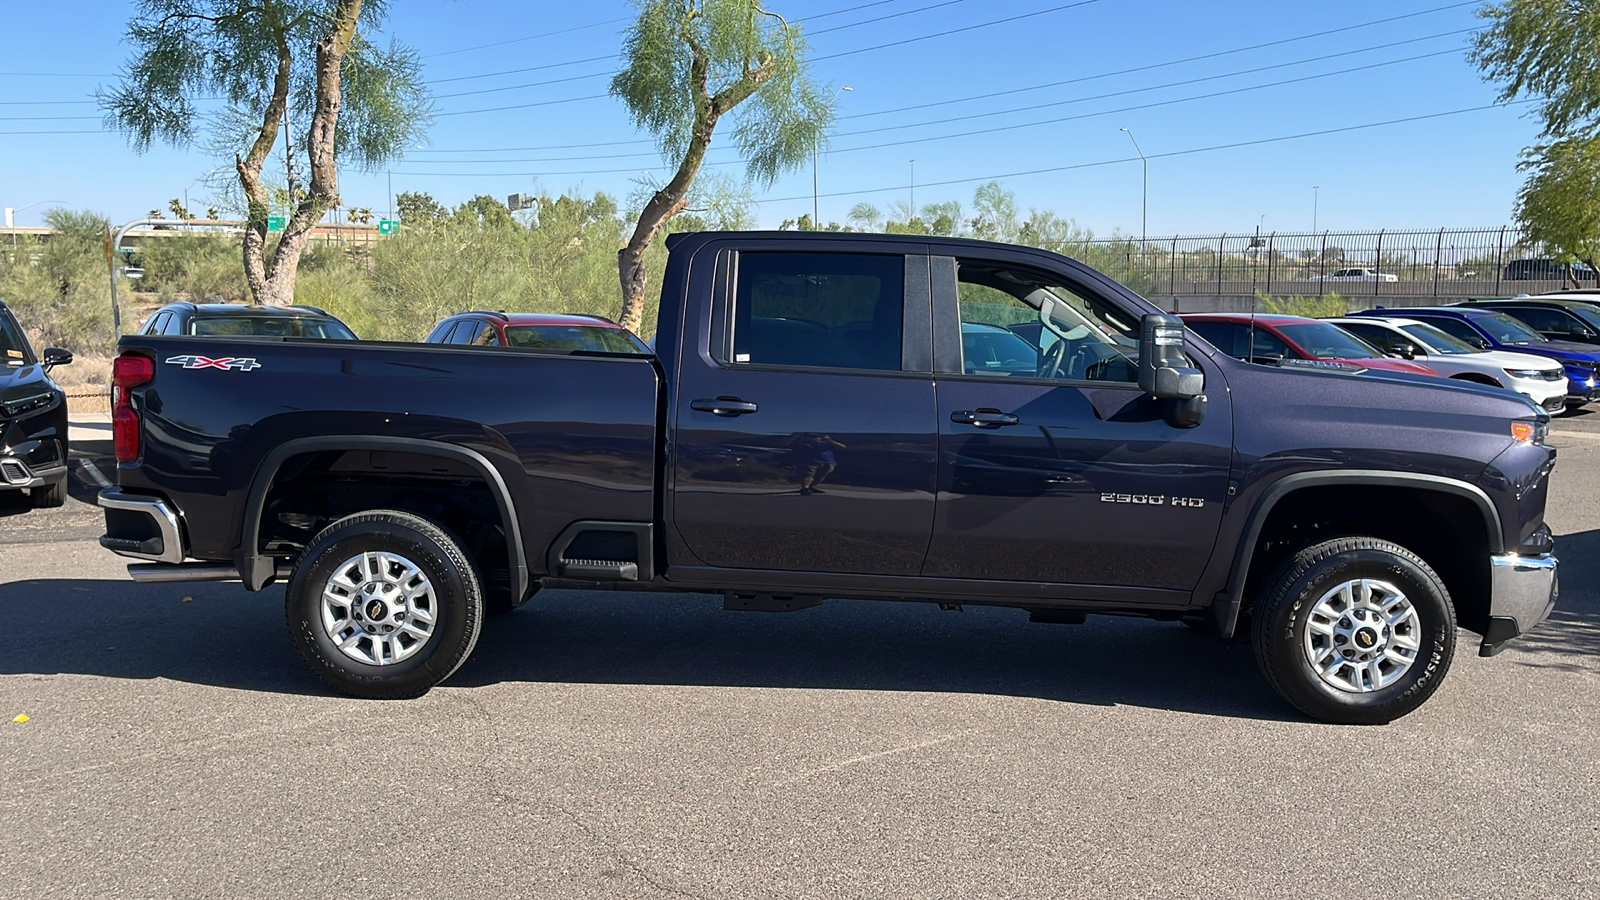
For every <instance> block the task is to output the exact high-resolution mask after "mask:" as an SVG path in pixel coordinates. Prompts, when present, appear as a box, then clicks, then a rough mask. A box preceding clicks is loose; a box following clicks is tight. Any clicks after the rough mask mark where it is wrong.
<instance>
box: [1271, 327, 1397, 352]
mask: <svg viewBox="0 0 1600 900" xmlns="http://www.w3.org/2000/svg"><path fill="white" fill-rule="evenodd" d="M1278 330H1279V331H1281V332H1283V336H1284V337H1286V338H1288V339H1289V340H1291V341H1294V342H1295V343H1296V344H1299V345H1300V348H1301V349H1302V350H1304V351H1306V352H1307V353H1309V354H1311V355H1312V356H1314V357H1316V358H1318V359H1373V358H1376V357H1381V356H1383V351H1381V350H1379V349H1378V348H1377V347H1374V346H1372V345H1371V344H1369V343H1367V342H1366V341H1363V340H1362V339H1360V338H1358V337H1356V336H1355V335H1353V334H1351V333H1350V332H1348V331H1345V330H1344V329H1342V328H1340V327H1339V326H1337V325H1330V324H1328V323H1327V322H1305V323H1303V324H1298V325H1279V326H1278Z"/></svg>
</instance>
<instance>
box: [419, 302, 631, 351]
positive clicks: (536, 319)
mask: <svg viewBox="0 0 1600 900" xmlns="http://www.w3.org/2000/svg"><path fill="white" fill-rule="evenodd" d="M423 342H424V343H428V344H464V345H466V346H469V347H529V348H535V349H540V350H591V351H595V352H600V353H649V352H650V348H649V347H648V346H647V345H646V344H645V342H644V341H641V340H639V339H638V338H637V337H635V336H634V334H633V332H631V331H629V330H628V329H626V328H623V327H622V326H621V325H618V324H617V323H615V322H613V321H611V320H610V319H607V318H606V317H605V316H593V315H588V314H584V313H563V314H560V315H551V314H547V313H508V312H503V311H502V312H487V311H484V310H475V311H473V312H466V313H461V314H459V315H454V316H449V317H447V318H444V319H440V320H439V322H438V324H436V325H434V326H433V330H432V331H430V332H428V336H427V337H426V338H425V339H424V340H423Z"/></svg>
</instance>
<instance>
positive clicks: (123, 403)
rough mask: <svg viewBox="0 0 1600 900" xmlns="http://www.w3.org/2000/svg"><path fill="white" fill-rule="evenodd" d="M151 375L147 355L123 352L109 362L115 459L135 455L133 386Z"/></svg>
mask: <svg viewBox="0 0 1600 900" xmlns="http://www.w3.org/2000/svg"><path fill="white" fill-rule="evenodd" d="M155 377H156V365H155V363H154V362H152V361H151V359H150V358H149V357H148V356H129V355H127V354H124V355H122V356H119V357H117V360H116V362H114V363H112V365H111V390H112V395H111V437H112V443H113V445H114V446H115V447H116V451H117V462H133V461H134V460H136V459H138V458H139V413H138V412H137V411H136V410H134V408H133V389H134V388H136V387H138V386H139V385H141V384H149V383H150V381H151V380H152V379H154V378H155Z"/></svg>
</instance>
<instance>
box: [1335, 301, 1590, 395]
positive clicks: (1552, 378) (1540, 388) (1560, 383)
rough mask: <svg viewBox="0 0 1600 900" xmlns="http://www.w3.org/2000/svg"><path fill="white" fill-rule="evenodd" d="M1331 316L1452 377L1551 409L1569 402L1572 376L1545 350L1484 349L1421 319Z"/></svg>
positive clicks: (1385, 349) (1366, 337) (1378, 343)
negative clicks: (1539, 353) (1543, 353)
mask: <svg viewBox="0 0 1600 900" xmlns="http://www.w3.org/2000/svg"><path fill="white" fill-rule="evenodd" d="M1327 321H1329V322H1332V323H1333V324H1335V325H1337V326H1339V327H1340V328H1343V329H1344V330H1346V331H1348V332H1350V333H1351V334H1353V335H1355V336H1356V337H1358V338H1361V339H1362V340H1364V341H1366V342H1367V343H1369V344H1371V345H1372V346H1374V347H1377V348H1378V349H1379V350H1382V351H1383V352H1385V353H1388V354H1391V355H1394V356H1398V357H1400V358H1402V359H1409V360H1413V361H1418V362H1422V363H1424V364H1426V365H1427V366H1428V368H1430V369H1433V370H1434V371H1435V372H1438V373H1439V374H1440V375H1443V376H1445V377H1446V378H1458V379H1460V380H1462V381H1475V382H1478V383H1479V384H1492V385H1495V386H1496V387H1503V388H1507V389H1509V390H1513V391H1516V392H1517V393H1519V394H1522V395H1524V396H1526V397H1527V398H1528V399H1529V400H1532V401H1533V402H1534V403H1536V404H1538V405H1539V406H1540V407H1541V408H1543V409H1544V411H1545V412H1548V413H1552V414H1554V413H1559V412H1563V411H1564V410H1565V409H1566V405H1567V376H1566V374H1565V372H1564V371H1563V370H1562V368H1561V366H1560V364H1558V363H1556V362H1555V361H1553V360H1551V359H1549V358H1548V357H1544V356H1534V355H1532V354H1529V353H1511V352H1509V351H1504V350H1483V349H1480V348H1478V347H1476V346H1474V345H1472V344H1469V343H1467V342H1466V341H1463V340H1461V339H1459V338H1454V337H1451V336H1450V335H1448V334H1446V333H1445V332H1443V331H1440V330H1439V329H1438V328H1435V327H1434V326H1432V325H1429V324H1427V323H1426V322H1422V321H1419V320H1417V319H1406V318H1384V319H1378V318H1355V317H1347V318H1338V319H1328V320H1327Z"/></svg>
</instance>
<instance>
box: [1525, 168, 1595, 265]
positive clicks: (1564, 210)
mask: <svg viewBox="0 0 1600 900" xmlns="http://www.w3.org/2000/svg"><path fill="white" fill-rule="evenodd" d="M1522 157H1523V158H1522V162H1521V163H1520V164H1519V165H1518V168H1519V169H1522V170H1523V171H1525V172H1529V173H1530V174H1529V176H1528V180H1527V181H1526V182H1524V183H1523V185H1522V190H1521V191H1520V192H1518V194H1517V209H1516V218H1517V223H1518V224H1519V225H1521V226H1522V230H1523V239H1524V240H1525V241H1528V242H1543V243H1545V244H1546V245H1548V246H1550V247H1553V248H1555V251H1556V252H1555V255H1556V256H1559V257H1562V258H1564V259H1581V260H1583V261H1584V262H1586V263H1588V264H1589V265H1590V266H1591V267H1593V266H1594V265H1595V260H1596V259H1597V258H1600V203H1597V202H1596V200H1595V198H1596V197H1600V137H1589V138H1568V139H1566V140H1561V141H1556V142H1555V143H1553V144H1546V145H1541V146H1538V147H1533V148H1531V149H1529V150H1526V151H1524V152H1523V155H1522Z"/></svg>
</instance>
